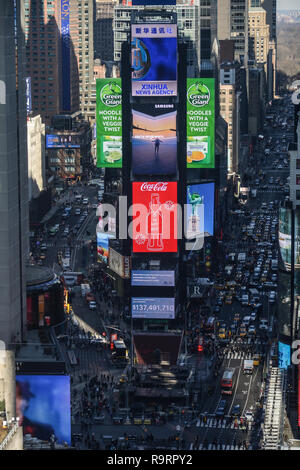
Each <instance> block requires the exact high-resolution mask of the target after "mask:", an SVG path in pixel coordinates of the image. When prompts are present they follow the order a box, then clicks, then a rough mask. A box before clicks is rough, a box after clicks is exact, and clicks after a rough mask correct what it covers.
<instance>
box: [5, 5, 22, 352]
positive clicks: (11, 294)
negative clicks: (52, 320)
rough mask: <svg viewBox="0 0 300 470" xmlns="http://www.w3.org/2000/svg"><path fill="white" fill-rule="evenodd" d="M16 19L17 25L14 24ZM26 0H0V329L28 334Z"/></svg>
mask: <svg viewBox="0 0 300 470" xmlns="http://www.w3.org/2000/svg"><path fill="white" fill-rule="evenodd" d="M15 21H16V25H15ZM24 50H25V42H24V10H23V2H19V1H17V2H16V11H15V9H14V1H13V0H1V1H0V84H1V96H0V161H1V167H0V216H1V228H0V332H1V338H0V339H1V340H2V341H4V342H5V343H6V344H9V343H13V342H16V341H20V340H22V339H23V338H24V337H25V317H26V294H25V292H26V290H25V274H24V268H25V262H26V258H27V256H28V168H27V142H26V133H27V130H26V100H25V74H24Z"/></svg>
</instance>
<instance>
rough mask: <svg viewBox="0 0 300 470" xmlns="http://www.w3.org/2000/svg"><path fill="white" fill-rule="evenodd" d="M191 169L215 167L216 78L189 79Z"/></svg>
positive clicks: (188, 148)
mask: <svg viewBox="0 0 300 470" xmlns="http://www.w3.org/2000/svg"><path fill="white" fill-rule="evenodd" d="M186 137H187V168H214V167H215V79H214V78H188V79H187V129H186Z"/></svg>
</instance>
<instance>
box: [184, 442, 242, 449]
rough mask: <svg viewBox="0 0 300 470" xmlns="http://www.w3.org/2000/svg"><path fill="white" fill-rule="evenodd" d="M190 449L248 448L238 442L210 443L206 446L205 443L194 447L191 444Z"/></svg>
mask: <svg viewBox="0 0 300 470" xmlns="http://www.w3.org/2000/svg"><path fill="white" fill-rule="evenodd" d="M190 450H246V449H245V448H244V447H239V446H238V445H237V444H235V445H234V444H217V445H216V444H214V443H210V444H208V445H207V447H205V446H204V445H203V443H201V444H200V445H199V447H198V448H196V449H195V448H194V446H193V444H191V447H190ZM248 450H251V446H248Z"/></svg>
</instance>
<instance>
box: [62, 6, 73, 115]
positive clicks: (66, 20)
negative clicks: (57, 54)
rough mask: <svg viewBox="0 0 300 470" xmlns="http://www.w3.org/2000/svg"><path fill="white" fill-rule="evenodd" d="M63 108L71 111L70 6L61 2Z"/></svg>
mask: <svg viewBox="0 0 300 470" xmlns="http://www.w3.org/2000/svg"><path fill="white" fill-rule="evenodd" d="M61 60H62V78H63V80H62V107H63V110H64V111H71V96H70V4H69V0H61Z"/></svg>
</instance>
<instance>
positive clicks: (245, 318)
mask: <svg viewBox="0 0 300 470" xmlns="http://www.w3.org/2000/svg"><path fill="white" fill-rule="evenodd" d="M250 321H251V317H250V316H249V315H246V316H245V317H244V318H243V323H244V325H246V326H248V325H249V324H250Z"/></svg>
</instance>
